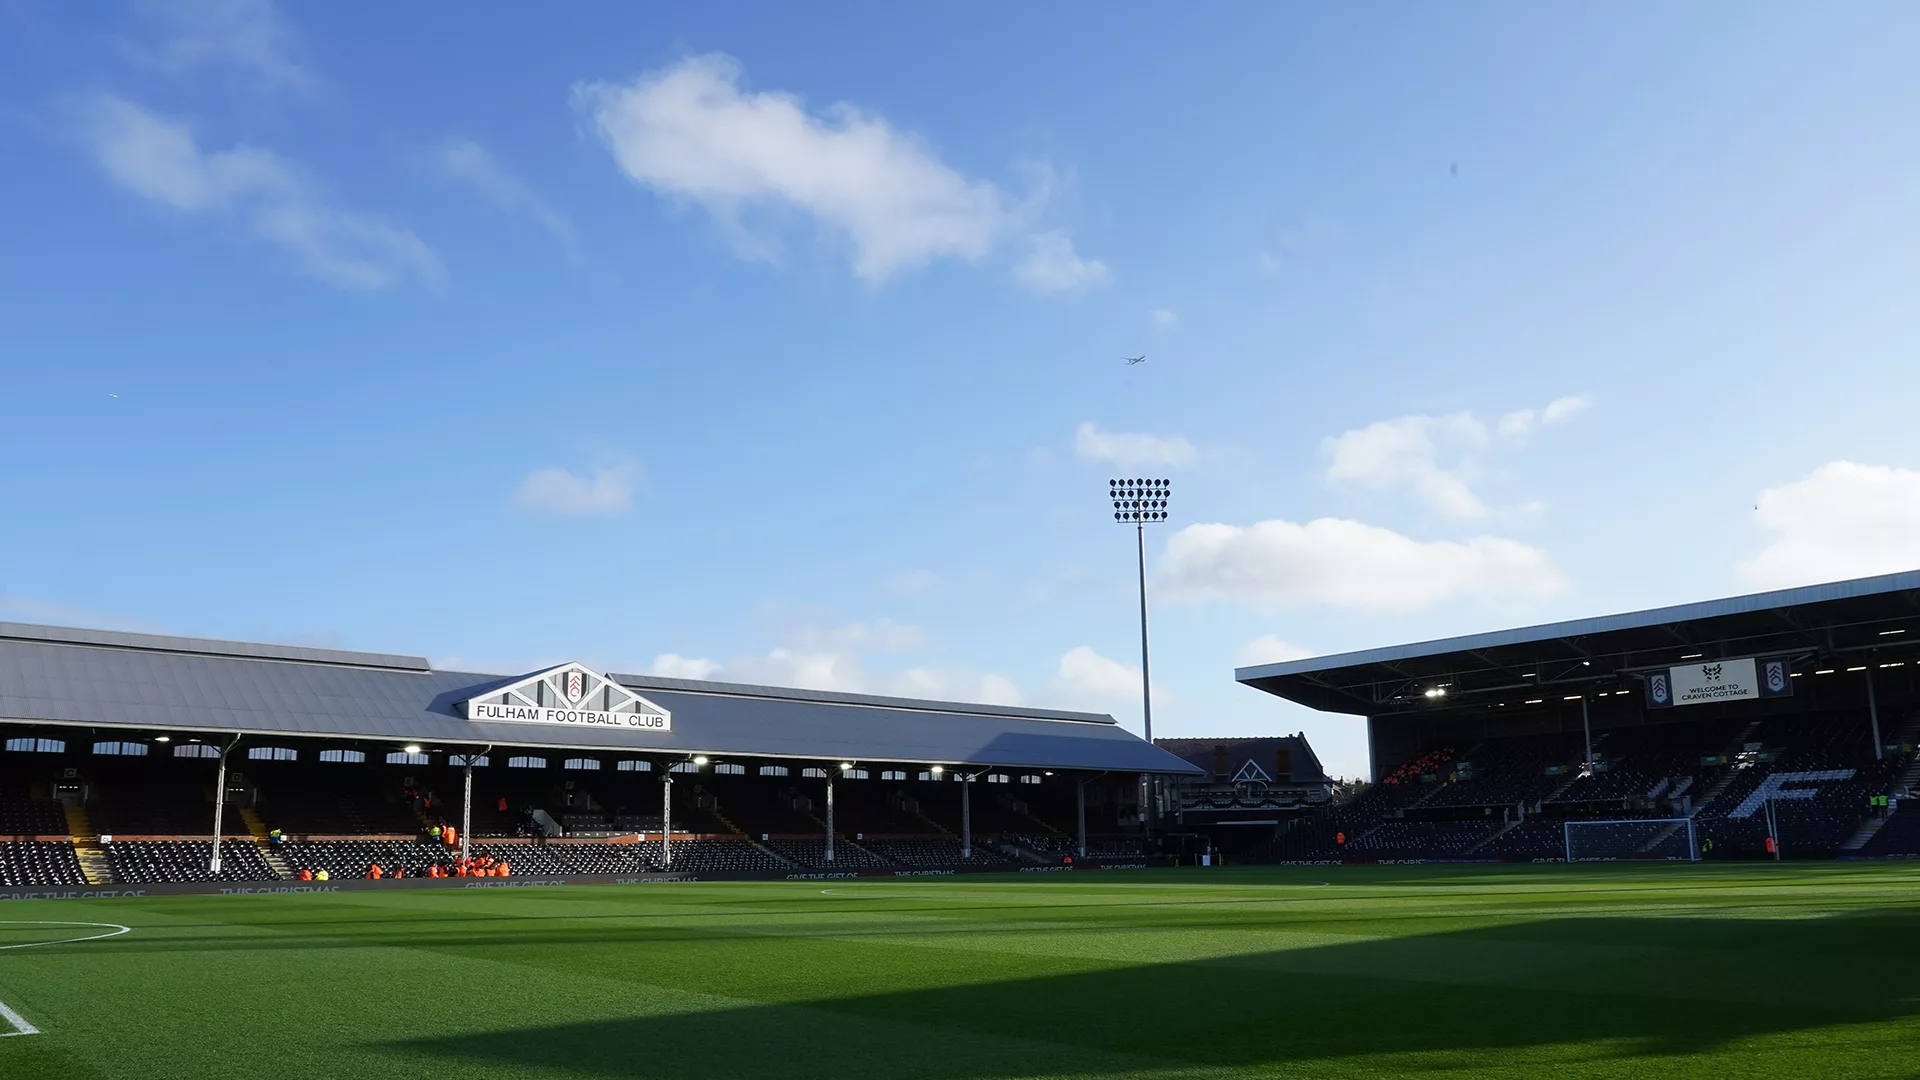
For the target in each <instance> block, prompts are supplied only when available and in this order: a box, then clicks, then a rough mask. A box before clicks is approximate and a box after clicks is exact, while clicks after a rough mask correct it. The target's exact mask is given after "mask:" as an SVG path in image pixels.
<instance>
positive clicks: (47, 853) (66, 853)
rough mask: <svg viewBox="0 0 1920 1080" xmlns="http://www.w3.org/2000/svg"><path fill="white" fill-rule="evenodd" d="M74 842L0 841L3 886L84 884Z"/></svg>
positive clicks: (1, 882)
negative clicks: (74, 850)
mask: <svg viewBox="0 0 1920 1080" xmlns="http://www.w3.org/2000/svg"><path fill="white" fill-rule="evenodd" d="M86 880H87V879H86V876H85V875H84V874H82V873H81V871H80V860H79V859H78V858H77V857H76V856H75V855H74V853H73V845H72V844H69V843H64V842H61V841H57V840H16V841H9V842H3V843H0V885H84V884H86Z"/></svg>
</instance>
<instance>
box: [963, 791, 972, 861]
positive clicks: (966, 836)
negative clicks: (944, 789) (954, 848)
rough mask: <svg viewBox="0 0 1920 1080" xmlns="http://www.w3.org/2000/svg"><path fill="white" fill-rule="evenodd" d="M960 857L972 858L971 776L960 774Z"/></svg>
mask: <svg viewBox="0 0 1920 1080" xmlns="http://www.w3.org/2000/svg"><path fill="white" fill-rule="evenodd" d="M960 857H961V858H963V859H971V858H973V777H971V776H968V775H966V774H964V773H962V774H961V776H960Z"/></svg>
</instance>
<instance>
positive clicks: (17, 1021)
mask: <svg viewBox="0 0 1920 1080" xmlns="http://www.w3.org/2000/svg"><path fill="white" fill-rule="evenodd" d="M0 1020H5V1021H6V1022H7V1023H9V1024H12V1025H13V1030H12V1031H0V1039H11V1038H13V1037H14V1036H15V1035H38V1034H40V1029H39V1028H37V1027H34V1026H33V1025H32V1024H29V1023H27V1018H26V1017H24V1016H21V1015H20V1014H19V1013H17V1012H14V1011H13V1010H12V1009H9V1008H7V1003H6V1002H4V1001H0Z"/></svg>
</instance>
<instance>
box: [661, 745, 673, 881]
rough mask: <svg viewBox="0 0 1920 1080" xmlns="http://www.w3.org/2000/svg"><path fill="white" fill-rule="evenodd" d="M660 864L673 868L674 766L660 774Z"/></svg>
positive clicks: (669, 766) (668, 767)
mask: <svg viewBox="0 0 1920 1080" xmlns="http://www.w3.org/2000/svg"><path fill="white" fill-rule="evenodd" d="M660 865H661V866H664V867H666V868H668V869H672V868H673V766H672V765H668V766H667V767H666V771H665V772H663V773H661V774H660Z"/></svg>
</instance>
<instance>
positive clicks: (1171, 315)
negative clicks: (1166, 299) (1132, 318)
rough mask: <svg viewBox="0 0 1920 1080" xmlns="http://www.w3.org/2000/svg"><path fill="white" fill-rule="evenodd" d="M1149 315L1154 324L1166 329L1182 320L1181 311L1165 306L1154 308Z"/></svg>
mask: <svg viewBox="0 0 1920 1080" xmlns="http://www.w3.org/2000/svg"><path fill="white" fill-rule="evenodd" d="M1147 317H1148V318H1150V319H1152V320H1153V325H1155V326H1157V327H1159V328H1160V329H1162V330H1165V329H1167V328H1169V327H1171V326H1173V325H1174V324H1175V323H1177V322H1179V321H1180V315H1179V313H1177V312H1175V311H1172V310H1171V309H1168V308H1163V307H1162V308H1154V309H1153V310H1152V311H1149V312H1147Z"/></svg>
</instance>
